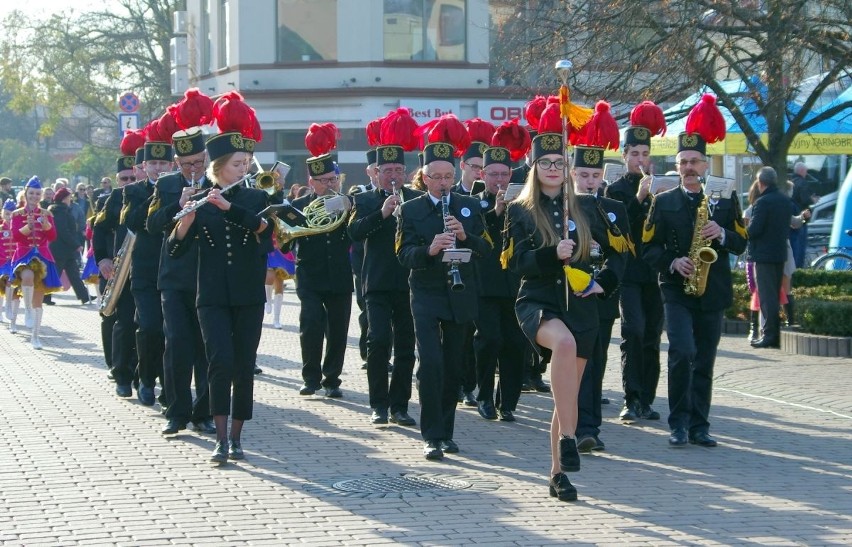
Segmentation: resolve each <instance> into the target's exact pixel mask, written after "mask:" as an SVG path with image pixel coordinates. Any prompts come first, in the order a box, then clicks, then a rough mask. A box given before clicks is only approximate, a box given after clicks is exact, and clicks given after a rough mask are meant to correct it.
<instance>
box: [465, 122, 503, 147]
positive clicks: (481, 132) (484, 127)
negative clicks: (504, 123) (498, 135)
mask: <svg viewBox="0 0 852 547" xmlns="http://www.w3.org/2000/svg"><path fill="white" fill-rule="evenodd" d="M464 126H465V127H466V128H467V133H468V135H470V141H471V142H484V143H485V144H488V143H490V142H491V137H493V136H494V131H495V130H496V128H495V127H494V124H493V123H491V122H487V121H485V120H483V119H481V118H473V119H470V120H467V121H465V122H464Z"/></svg>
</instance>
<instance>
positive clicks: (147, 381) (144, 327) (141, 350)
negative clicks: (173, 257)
mask: <svg viewBox="0 0 852 547" xmlns="http://www.w3.org/2000/svg"><path fill="white" fill-rule="evenodd" d="M131 292H132V293H133V300H134V302H136V324H137V325H138V328H137V329H136V353H137V354H138V355H139V381H140V382H141V383H142V385H144V386H148V387H154V384H155V383H156V382H157V378H160V382H161V383H162V379H163V350H164V345H165V341H164V340H163V305H162V302H161V301H160V291H158V290H157V289H153V288H152V289H131Z"/></svg>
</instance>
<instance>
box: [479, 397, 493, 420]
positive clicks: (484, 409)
mask: <svg viewBox="0 0 852 547" xmlns="http://www.w3.org/2000/svg"><path fill="white" fill-rule="evenodd" d="M476 407H477V410H478V411H479V415H480V416H482V417H483V418H485V419H486V420H496V419H497V409H495V408H494V403H492V402H491V401H479V402H478V403H477V404H476Z"/></svg>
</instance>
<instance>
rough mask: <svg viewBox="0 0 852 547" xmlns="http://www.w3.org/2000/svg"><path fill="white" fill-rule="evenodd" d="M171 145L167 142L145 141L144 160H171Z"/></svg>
mask: <svg viewBox="0 0 852 547" xmlns="http://www.w3.org/2000/svg"><path fill="white" fill-rule="evenodd" d="M172 156H173V152H172V145H170V144H169V143H167V142H155V141H152V142H146V143H145V161H156V160H163V161H172Z"/></svg>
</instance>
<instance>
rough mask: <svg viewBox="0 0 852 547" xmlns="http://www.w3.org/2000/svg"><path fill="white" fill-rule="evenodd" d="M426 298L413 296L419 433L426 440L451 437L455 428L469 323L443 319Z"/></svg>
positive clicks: (412, 308)
mask: <svg viewBox="0 0 852 547" xmlns="http://www.w3.org/2000/svg"><path fill="white" fill-rule="evenodd" d="M423 300H424V301H422V302H418V301H417V299H416V298H415V297H414V296H413V295H412V297H411V311H412V315H413V316H414V333H415V335H416V338H417V353H418V355H419V357H420V364H419V366H418V367H417V390H418V395H419V398H420V434H421V435H422V437H423V439H424V440H426V441H440V440H442V439H452V438H453V434H454V431H455V420H456V405H457V404H458V389H459V371H460V369H461V366H462V365H461V360H462V349H463V347H464V337H465V333H466V331H468V330H469V328H470V325H469V324H467V323H456V322H455V321H452V320H448V319H445V318H442V317H441V314H440V313H438V312H437V311H436V306H434V305H431V303H430V302H429V301H428V298H424V299H423Z"/></svg>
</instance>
